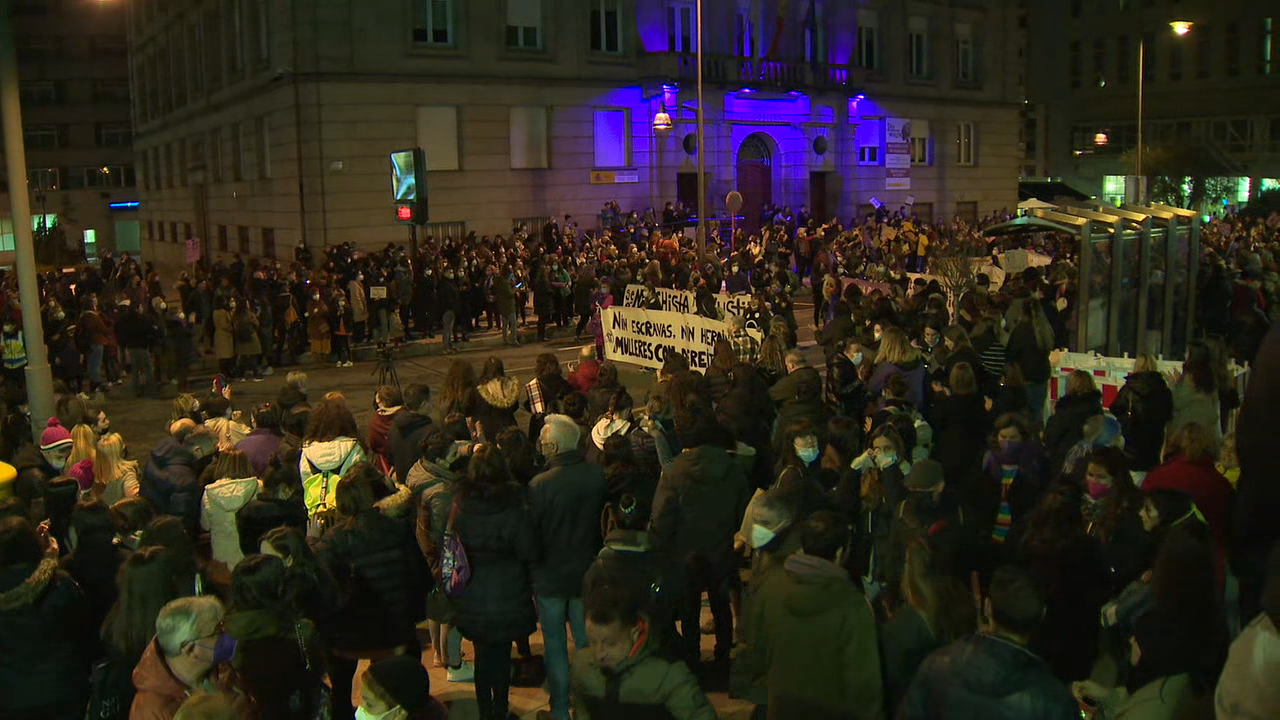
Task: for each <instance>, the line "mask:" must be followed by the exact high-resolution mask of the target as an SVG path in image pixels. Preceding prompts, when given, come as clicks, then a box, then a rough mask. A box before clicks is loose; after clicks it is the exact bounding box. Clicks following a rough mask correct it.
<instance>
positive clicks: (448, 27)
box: [413, 0, 454, 47]
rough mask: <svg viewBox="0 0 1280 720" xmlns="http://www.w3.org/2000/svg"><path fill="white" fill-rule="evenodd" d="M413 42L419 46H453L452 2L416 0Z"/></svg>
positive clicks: (444, 0)
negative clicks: (416, 10) (416, 9)
mask: <svg viewBox="0 0 1280 720" xmlns="http://www.w3.org/2000/svg"><path fill="white" fill-rule="evenodd" d="M417 5H418V12H417V17H416V18H415V21H414V25H413V41H414V42H415V43H417V44H419V45H436V46H441V47H448V46H451V45H453V19H454V18H453V0H417Z"/></svg>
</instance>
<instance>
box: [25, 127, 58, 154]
mask: <svg viewBox="0 0 1280 720" xmlns="http://www.w3.org/2000/svg"><path fill="white" fill-rule="evenodd" d="M22 144H23V145H26V146H27V148H29V149H39V150H43V149H48V148H60V147H66V146H67V127H66V126H65V125H24V126H23V127H22Z"/></svg>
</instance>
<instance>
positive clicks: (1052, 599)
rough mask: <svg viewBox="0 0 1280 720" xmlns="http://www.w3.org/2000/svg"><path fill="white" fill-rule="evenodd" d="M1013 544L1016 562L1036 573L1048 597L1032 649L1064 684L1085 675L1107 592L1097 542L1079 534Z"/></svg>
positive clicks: (1107, 582) (1093, 654)
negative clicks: (1046, 543)
mask: <svg viewBox="0 0 1280 720" xmlns="http://www.w3.org/2000/svg"><path fill="white" fill-rule="evenodd" d="M1026 532H1028V533H1031V532H1034V530H1033V529H1030V528H1028V529H1027V531H1026ZM1028 539H1030V538H1028ZM1017 545H1018V547H1017V548H1016V549H1015V561H1016V562H1017V563H1018V564H1019V565H1023V566H1025V567H1027V568H1029V569H1030V570H1032V571H1033V572H1034V573H1035V575H1036V577H1037V578H1038V579H1039V581H1040V586H1041V587H1043V588H1044V592H1045V597H1046V598H1047V601H1046V602H1045V614H1044V620H1043V621H1042V622H1041V623H1040V631H1039V632H1038V633H1037V634H1036V637H1035V639H1034V640H1033V641H1032V643H1031V649H1032V650H1033V651H1035V653H1036V654H1037V655H1039V656H1040V657H1041V658H1043V659H1044V661H1045V663H1046V664H1048V666H1049V668H1050V671H1051V672H1052V673H1053V674H1054V675H1056V676H1057V678H1058V679H1059V680H1061V681H1063V682H1064V683H1065V682H1074V679H1079V678H1084V677H1088V676H1089V673H1090V671H1091V669H1092V665H1093V661H1094V659H1095V658H1096V656H1097V653H1098V616H1099V612H1100V611H1101V609H1102V604H1103V603H1105V602H1106V601H1107V599H1108V597H1109V596H1110V595H1111V590H1110V587H1111V583H1110V576H1111V573H1110V572H1109V571H1108V569H1107V563H1106V558H1105V556H1104V555H1103V553H1102V547H1101V545H1100V544H1099V543H1098V541H1097V540H1096V539H1094V538H1091V537H1088V536H1087V535H1085V534H1084V533H1080V534H1079V536H1077V537H1074V538H1067V539H1058V540H1055V541H1054V542H1053V544H1052V545H1051V546H1038V545H1034V544H1031V543H1027V542H1019V543H1017ZM1073 678H1074V679H1073Z"/></svg>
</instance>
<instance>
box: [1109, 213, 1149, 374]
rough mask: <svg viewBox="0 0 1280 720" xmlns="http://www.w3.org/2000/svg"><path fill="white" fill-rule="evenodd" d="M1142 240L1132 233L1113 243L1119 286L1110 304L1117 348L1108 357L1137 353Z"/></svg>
mask: <svg viewBox="0 0 1280 720" xmlns="http://www.w3.org/2000/svg"><path fill="white" fill-rule="evenodd" d="M1141 241H1142V238H1141V236H1140V235H1139V234H1138V233H1135V232H1125V233H1120V234H1119V235H1118V236H1117V237H1116V239H1115V240H1114V241H1113V242H1114V243H1115V244H1116V246H1117V252H1116V262H1117V263H1118V264H1119V266H1120V267H1119V277H1120V286H1119V287H1117V288H1113V289H1112V292H1111V301H1112V302H1113V303H1116V325H1117V327H1116V347H1114V348H1112V349H1111V353H1110V354H1111V355H1121V354H1124V353H1128V355H1129V356H1130V357H1133V356H1135V355H1137V353H1138V303H1139V302H1140V298H1139V296H1138V290H1139V283H1140V282H1141V277H1140V273H1141V270H1142V265H1141V264H1140V260H1141V258H1139V257H1138V250H1139V248H1140V247H1141ZM1113 277H1114V276H1113Z"/></svg>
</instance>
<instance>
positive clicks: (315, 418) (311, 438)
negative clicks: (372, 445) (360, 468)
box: [298, 400, 366, 535]
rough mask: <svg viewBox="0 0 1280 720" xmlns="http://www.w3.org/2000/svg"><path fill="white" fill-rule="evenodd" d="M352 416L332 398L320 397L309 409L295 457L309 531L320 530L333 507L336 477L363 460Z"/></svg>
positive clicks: (362, 449)
mask: <svg viewBox="0 0 1280 720" xmlns="http://www.w3.org/2000/svg"><path fill="white" fill-rule="evenodd" d="M359 437H360V431H359V430H358V429H357V428H356V418H355V416H354V415H352V414H351V411H350V410H348V409H347V408H346V406H345V405H343V404H342V403H340V402H337V401H335V400H321V401H320V402H318V403H316V406H315V407H314V408H312V410H311V419H310V421H308V423H307V431H306V434H305V435H303V437H302V452H301V453H300V454H299V456H298V476H299V477H301V478H302V489H303V502H304V503H305V504H306V506H307V518H308V521H309V523H308V524H309V526H310V528H311V531H312V532H311V534H312V535H316V534H319V532H321V531H323V530H324V529H325V528H326V527H327V524H328V523H329V522H330V521H331V520H332V517H333V514H334V512H335V511H336V509H337V502H336V492H337V488H338V480H339V479H341V478H342V476H343V475H345V474H346V473H347V471H348V470H350V469H351V468H352V467H354V466H355V465H356V464H357V463H361V462H364V461H365V459H366V455H365V449H364V445H363V444H362V443H361V442H360V440H359V439H358V438H359Z"/></svg>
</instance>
